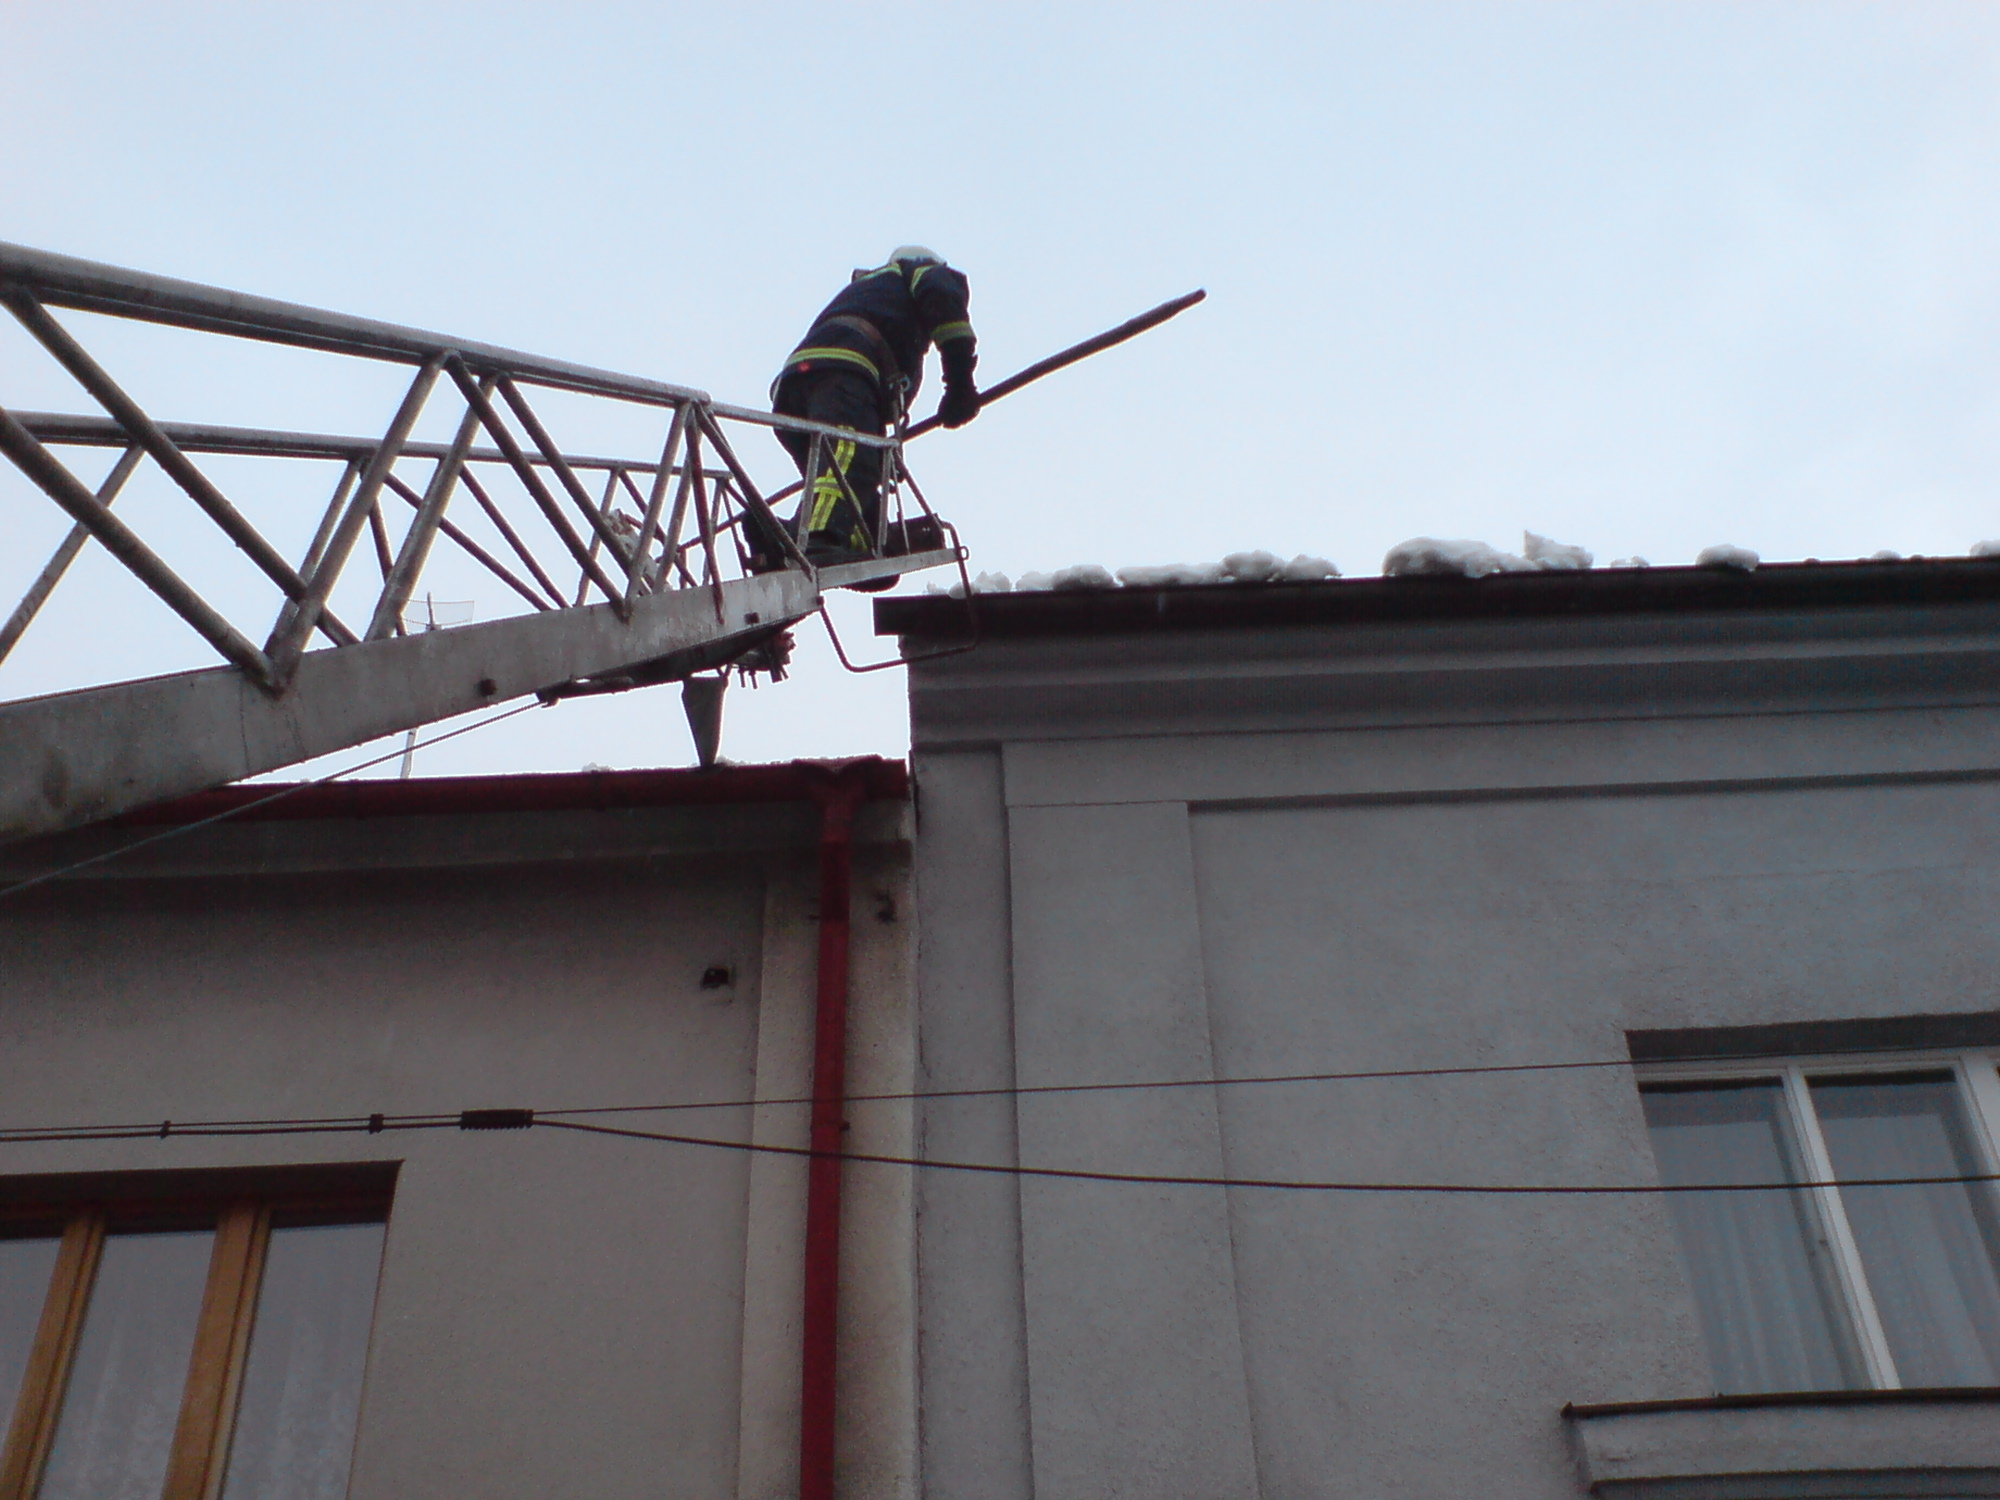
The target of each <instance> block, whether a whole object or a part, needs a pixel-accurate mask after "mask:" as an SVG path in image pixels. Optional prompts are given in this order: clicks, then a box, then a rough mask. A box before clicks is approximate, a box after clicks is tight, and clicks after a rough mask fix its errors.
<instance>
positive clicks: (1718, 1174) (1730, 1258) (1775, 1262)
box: [1642, 1080, 1863, 1393]
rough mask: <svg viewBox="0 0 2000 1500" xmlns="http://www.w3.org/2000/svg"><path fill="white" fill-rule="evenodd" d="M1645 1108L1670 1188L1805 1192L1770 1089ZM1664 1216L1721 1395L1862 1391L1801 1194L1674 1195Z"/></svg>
mask: <svg viewBox="0 0 2000 1500" xmlns="http://www.w3.org/2000/svg"><path fill="white" fill-rule="evenodd" d="M1642 1098H1643V1100H1644V1103H1645V1108H1646V1124H1647V1126H1648V1127H1649V1129H1650V1130H1651V1133H1652V1140H1653V1153H1654V1155H1655V1156H1656V1157H1657V1158H1658V1160H1659V1164H1660V1180H1661V1181H1662V1182H1663V1183H1666V1184H1669V1185H1678V1184H1688V1183H1711V1182H1712V1183H1783V1182H1795V1181H1797V1180H1798V1173H1797V1172H1796V1171H1795V1170H1794V1168H1793V1165H1792V1164H1793V1163H1794V1162H1795V1161H1796V1160H1797V1154H1796V1152H1795V1151H1794V1150H1793V1149H1792V1145H1791V1141H1790V1137H1789V1135H1788V1132H1787V1130H1786V1128H1785V1115H1784V1089H1783V1086H1782V1085H1781V1084H1779V1083H1778V1082H1776V1081H1775V1080H1773V1081H1759V1082H1751V1083H1726V1084H1701V1085H1697V1086H1694V1087H1684V1086H1678V1085H1672V1086H1665V1087H1659V1088H1651V1089H1647V1090H1645V1091H1644V1093H1643V1095H1642ZM1667 1206H1668V1210H1669V1212H1670V1213H1671V1214H1672V1216H1673V1223H1674V1232H1675V1234H1676V1235H1677V1236H1678V1238H1679V1240H1680V1245H1681V1254H1682V1256H1683V1257H1684V1258H1685V1260H1686V1263H1687V1269H1688V1276H1689V1280H1690V1281H1691V1283H1692V1285H1693V1288H1694V1299H1695V1306H1696V1308H1697V1310H1698V1311H1699V1313H1700V1316H1701V1331H1702V1336H1703V1338H1704V1339H1705V1340H1706V1341H1707V1344H1708V1355H1709V1362H1710V1364H1711V1365H1712V1366H1713V1367H1714V1370H1715V1385H1716V1389H1717V1390H1718V1391H1720V1392H1723V1393H1735V1392H1746V1391H1824V1390H1841V1389H1846V1388H1849V1387H1853V1386H1858V1385H1860V1384H1862V1383H1863V1382H1862V1380H1861V1378H1860V1372H1859V1369H1858V1361H1857V1360H1856V1359H1855V1357H1854V1354H1853V1353H1852V1351H1851V1350H1850V1348H1849V1347H1848V1340H1847V1338H1846V1335H1845V1321H1844V1319H1842V1318H1841V1317H1840V1316H1839V1315H1838V1314H1837V1312H1836V1308H1837V1307H1838V1303H1837V1301H1836V1300H1835V1297H1834V1295H1833V1287H1832V1284H1831V1275H1830V1269H1831V1268H1830V1267H1829V1266H1828V1265H1827V1262H1826V1255H1825V1250H1824V1247H1823V1246H1822V1245H1821V1244H1820V1242H1819V1237H1818V1234H1817V1233H1816V1231H1815V1228H1814V1225H1813V1221H1812V1217H1811V1211H1810V1208H1809V1206H1808V1205H1807V1203H1806V1202H1805V1201H1804V1199H1803V1195H1802V1194H1799V1193H1792V1192H1770V1193H1669V1194H1668V1195H1667Z"/></svg>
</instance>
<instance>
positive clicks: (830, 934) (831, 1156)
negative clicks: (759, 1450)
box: [799, 765, 867, 1500]
mask: <svg viewBox="0 0 2000 1500" xmlns="http://www.w3.org/2000/svg"><path fill="white" fill-rule="evenodd" d="M811 789H812V797H813V801H815V802H817V803H818V804H819V809H820V825H819V994H818V1000H817V1004H816V1008H815V1014H814V1022H813V1104H812V1151H813V1155H812V1158H811V1160H810V1162H809V1163H808V1166H807V1178H806V1302H805V1333H804V1338H803V1340H802V1343H803V1350H802V1359H803V1366H804V1368H803V1376H804V1378H803V1380H802V1382H801V1385H802V1391H801V1394H802V1397H803V1400H802V1403H801V1409H800V1414H799V1500H833V1420H834V1411H835V1406H836V1399H835V1398H836V1392H835V1387H834V1364H835V1359H836V1357H837V1355H838V1353H839V1310H840V1168H841V1163H840V1159H839V1152H840V1151H841V1149H842V1141H841V1134H842V1132H843V1131H844V1130H845V1129H846V1128H847V1122H846V1119H845V1118H844V1117H845V1115H846V1112H847V1109H846V1106H847V953H848V934H849V916H850V910H849V909H850V906H851V887H852V875H853V848H854V846H853V831H854V811H855V809H856V808H857V807H858V806H860V804H861V801H862V799H863V798H864V797H865V796H866V795H867V780H866V770H865V769H864V768H863V767H862V766H857V765H850V766H842V767H839V768H837V769H833V770H831V771H830V772H829V773H828V774H826V775H825V776H824V777H816V778H814V780H813V782H812V783H811Z"/></svg>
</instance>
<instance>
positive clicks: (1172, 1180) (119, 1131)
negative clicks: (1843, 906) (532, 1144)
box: [0, 1109, 2000, 1198]
mask: <svg viewBox="0 0 2000 1500" xmlns="http://www.w3.org/2000/svg"><path fill="white" fill-rule="evenodd" d="M537 1127H538V1128H542V1129H548V1130H569V1131H575V1132H578V1133H580V1134H585V1135H597V1136H609V1137H613V1138H618V1139H624V1140H638V1141H653V1142H659V1143H662V1144H666V1145H678V1146H696V1147H702V1148H706V1149H711V1150H723V1151H742V1152H748V1153H755V1154H760V1155H769V1156H787V1157H794V1158H802V1159H807V1160H811V1159H825V1160H831V1161H841V1162H864V1163H867V1164H869V1165H872V1166H886V1167H909V1168H914V1169H921V1170H924V1171H933V1172H972V1173H978V1174H982V1175H987V1176H998V1177H1034V1178H1051V1179H1057V1180H1061V1181H1068V1182H1103V1183H1117V1184H1126V1185H1130V1186H1141V1187H1203V1188H1242V1189H1252V1190H1265V1191H1277V1192H1295V1193H1296V1192H1306V1193H1343V1194H1355V1193H1366V1194H1378V1195H1382V1194H1397V1195H1402V1196H1425V1197H1537V1198H1574V1197H1591V1198H1608V1197H1621V1198H1630V1197H1657V1196H1665V1195H1668V1194H1677V1193H1771V1192H1779V1193H1796V1192H1808V1191H1811V1190H1813V1189H1817V1188H1860V1187H1943V1186H1955V1185H1960V1184H1966V1183H1975V1182H2000V1172H1969V1173H1963V1174H1959V1175H1954V1176H1929V1177H1854V1178H1846V1179H1833V1180H1828V1181H1808V1182H1672V1183H1658V1182H1637V1183H1487V1182H1365V1181H1340V1180H1325V1181H1321V1180H1310V1179H1300V1178H1287V1177H1222V1176H1202V1175H1195V1174H1180V1173H1169V1172H1094V1171H1086V1170H1083V1169H1080V1168H1072V1167H1028V1166H1019V1165H1015V1164H1012V1163H1007V1162H970V1161H951V1160H946V1159H942V1158H938V1157H924V1156H892V1155H888V1154H886V1153H881V1152H872V1151H814V1150H813V1149H812V1148H811V1147H809V1146H781V1145H776V1144H773V1143H771V1142H767V1141H739V1140H726V1139H722V1138H718V1137H713V1136H699V1135H680V1134H674V1133H670V1132H666V1131H658V1130H633V1129H630V1128H628V1127H625V1126H619V1125H594V1124H590V1123H587V1122H585V1121H580V1120H555V1119H549V1118H546V1117H544V1116H541V1115H538V1114H536V1113H535V1111H533V1110H529V1109H474V1110H462V1111H460V1112H459V1113H458V1114H455V1115H443V1114H429V1115H384V1114H376V1115H350V1116H346V1117H328V1118H324V1119H319V1120H273V1121H262V1122H253V1121H238V1120H216V1121H191V1122H188V1123H186V1124H176V1123H175V1122H173V1121H171V1120H163V1121H160V1122H159V1123H158V1124H155V1125H116V1126H84V1127H77V1128H61V1129H50V1128H42V1127H34V1126H29V1127H22V1128H17V1129H12V1130H0V1145H22V1144H37V1143H49V1142H65V1141H106V1140H144V1139H155V1140H167V1139H169V1138H171V1137H175V1136H195V1137H213V1136H234V1137H241V1136H266V1135H270V1136H278V1135H326V1134H343V1133H344V1134H360V1133H367V1134H370V1135H380V1134H384V1133H386V1132H390V1131H409V1130H474V1131H490V1130H524V1129H529V1128H537Z"/></svg>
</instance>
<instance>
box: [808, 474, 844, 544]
mask: <svg viewBox="0 0 2000 1500" xmlns="http://www.w3.org/2000/svg"><path fill="white" fill-rule="evenodd" d="M839 504H840V481H839V480H837V479H832V478H827V477H822V478H820V479H818V480H816V481H815V482H814V484H813V509H812V519H811V520H810V521H808V522H807V523H806V530H808V531H825V530H826V529H827V528H828V527H829V526H831V525H832V524H833V512H834V508H835V507H836V506H838V505H839Z"/></svg>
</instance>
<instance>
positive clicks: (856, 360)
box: [785, 349, 882, 380]
mask: <svg viewBox="0 0 2000 1500" xmlns="http://www.w3.org/2000/svg"><path fill="white" fill-rule="evenodd" d="M809 359H832V360H843V361H845V362H846V363H848V364H850V365H859V366H861V368H862V369H864V370H866V371H867V372H868V373H869V374H870V375H872V376H874V377H875V379H877V380H880V379H881V378H882V372H881V371H880V370H879V369H877V368H876V367H875V361H874V360H872V359H870V358H869V357H868V356H867V355H865V354H857V353H855V352H854V351H853V350H852V349H794V350H793V351H792V357H791V358H790V359H788V360H786V361H785V368H786V369H787V370H789V369H791V368H792V367H793V366H794V365H801V364H804V363H805V362H806V361H807V360H809Z"/></svg>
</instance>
